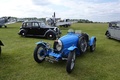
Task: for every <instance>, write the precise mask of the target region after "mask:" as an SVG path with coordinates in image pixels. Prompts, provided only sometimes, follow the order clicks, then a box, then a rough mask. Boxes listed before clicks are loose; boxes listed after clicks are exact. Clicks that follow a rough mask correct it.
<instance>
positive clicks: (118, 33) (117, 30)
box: [105, 21, 120, 40]
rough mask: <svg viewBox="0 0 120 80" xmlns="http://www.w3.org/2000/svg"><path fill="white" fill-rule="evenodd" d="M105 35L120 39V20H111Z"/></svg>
mask: <svg viewBox="0 0 120 80" xmlns="http://www.w3.org/2000/svg"><path fill="white" fill-rule="evenodd" d="M105 35H106V36H107V37H108V38H114V39H117V40H120V21H114V22H110V23H109V27H108V30H107V31H106V33H105Z"/></svg>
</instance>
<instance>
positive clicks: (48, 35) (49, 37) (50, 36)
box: [46, 32, 56, 40]
mask: <svg viewBox="0 0 120 80" xmlns="http://www.w3.org/2000/svg"><path fill="white" fill-rule="evenodd" d="M46 38H47V39H50V40H55V39H56V34H55V33H54V32H48V33H47V34H46Z"/></svg>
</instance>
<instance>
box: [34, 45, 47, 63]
mask: <svg viewBox="0 0 120 80" xmlns="http://www.w3.org/2000/svg"><path fill="white" fill-rule="evenodd" d="M33 56H34V60H35V61H36V62H38V63H41V62H42V61H44V60H45V56H46V49H45V47H44V46H43V45H37V47H36V48H35V50H34V55H33Z"/></svg>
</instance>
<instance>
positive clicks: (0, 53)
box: [0, 46, 2, 56]
mask: <svg viewBox="0 0 120 80" xmlns="http://www.w3.org/2000/svg"><path fill="white" fill-rule="evenodd" d="M1 51H2V49H1V46H0V56H1Z"/></svg>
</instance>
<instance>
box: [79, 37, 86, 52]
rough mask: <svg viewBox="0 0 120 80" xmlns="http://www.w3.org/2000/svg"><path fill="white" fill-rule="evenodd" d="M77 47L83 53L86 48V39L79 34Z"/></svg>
mask: <svg viewBox="0 0 120 80" xmlns="http://www.w3.org/2000/svg"><path fill="white" fill-rule="evenodd" d="M78 48H79V50H80V53H84V52H86V50H87V41H86V39H85V37H84V36H81V37H80V38H79V40H78Z"/></svg>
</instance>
